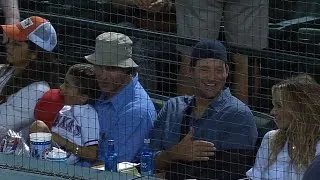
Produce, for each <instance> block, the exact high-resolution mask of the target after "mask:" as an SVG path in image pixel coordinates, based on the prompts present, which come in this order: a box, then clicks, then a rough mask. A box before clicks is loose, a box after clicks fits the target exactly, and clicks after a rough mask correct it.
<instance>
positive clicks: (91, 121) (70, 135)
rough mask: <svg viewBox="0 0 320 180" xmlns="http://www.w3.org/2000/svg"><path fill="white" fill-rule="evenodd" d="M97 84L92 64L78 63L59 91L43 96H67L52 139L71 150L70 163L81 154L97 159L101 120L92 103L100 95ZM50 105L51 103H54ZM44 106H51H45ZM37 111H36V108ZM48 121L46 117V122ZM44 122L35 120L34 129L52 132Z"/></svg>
mask: <svg viewBox="0 0 320 180" xmlns="http://www.w3.org/2000/svg"><path fill="white" fill-rule="evenodd" d="M96 85H97V84H96V80H95V76H94V71H93V67H92V66H91V65H88V64H77V65H74V66H72V67H71V68H70V69H69V70H68V72H67V74H66V77H65V79H64V83H63V84H62V85H61V87H60V90H50V91H48V92H47V93H46V94H45V95H44V97H46V96H50V95H53V94H54V95H56V96H59V93H60V94H61V96H62V97H63V98H64V103H65V105H64V106H63V108H62V109H61V110H60V111H59V113H58V114H57V117H56V118H55V122H54V123H53V126H52V128H51V132H52V140H53V141H54V142H56V143H57V144H58V145H60V146H61V147H63V148H65V149H66V150H67V151H68V152H71V153H72V155H71V156H70V157H69V158H68V161H69V163H76V162H77V161H78V160H79V157H81V158H83V159H84V160H87V161H91V162H93V161H95V160H96V159H97V150H98V138H99V121H98V115H97V112H96V111H95V109H94V108H93V106H92V104H93V103H94V101H95V100H96V98H97V97H99V91H97V86H96ZM53 91H59V93H57V92H55V93H52V92H53ZM50 93H52V94H50ZM51 98H52V97H51ZM46 99H48V98H46ZM52 99H59V98H52ZM40 101H41V99H40ZM41 103H42V104H45V103H43V102H41ZM47 104H48V106H52V102H47ZM41 109H50V108H43V107H42V108H41ZM35 113H36V114H37V110H36V112H35ZM38 113H39V110H38ZM41 114H46V113H43V112H42V113H41ZM35 117H37V115H35ZM41 119H46V118H44V117H42V118H41ZM41 119H37V120H41ZM47 122H48V120H47V119H46V121H45V123H47ZM45 123H44V122H42V121H36V122H35V123H33V126H32V128H31V129H32V130H31V132H43V131H45V132H47V131H50V130H49V127H50V125H49V124H48V125H46V124H45Z"/></svg>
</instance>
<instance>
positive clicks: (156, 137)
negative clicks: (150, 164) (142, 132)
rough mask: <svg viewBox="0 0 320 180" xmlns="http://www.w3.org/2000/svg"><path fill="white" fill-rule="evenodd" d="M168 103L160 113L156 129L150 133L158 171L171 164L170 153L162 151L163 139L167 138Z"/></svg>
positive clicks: (155, 123)
mask: <svg viewBox="0 0 320 180" xmlns="http://www.w3.org/2000/svg"><path fill="white" fill-rule="evenodd" d="M168 103H169V102H167V103H166V104H165V105H164V106H163V107H162V108H161V110H160V112H159V113H158V117H157V120H156V121H155V122H154V127H153V129H152V130H151V132H150V139H151V149H152V150H153V151H154V152H155V153H156V157H155V168H156V170H162V169H165V167H166V166H167V165H168V163H170V162H171V160H170V155H169V152H165V151H162V150H163V146H162V142H163V138H164V137H165V122H166V117H167V115H168V114H167V113H168V112H167V111H168Z"/></svg>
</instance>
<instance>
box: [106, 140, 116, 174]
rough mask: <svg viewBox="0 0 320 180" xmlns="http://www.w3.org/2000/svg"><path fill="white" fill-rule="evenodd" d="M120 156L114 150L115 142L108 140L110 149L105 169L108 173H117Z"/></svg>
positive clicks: (107, 153)
mask: <svg viewBox="0 0 320 180" xmlns="http://www.w3.org/2000/svg"><path fill="white" fill-rule="evenodd" d="M117 167H118V154H117V153H116V152H115V150H114V140H108V149H107V152H106V154H105V164H104V168H105V170H106V171H110V172H117Z"/></svg>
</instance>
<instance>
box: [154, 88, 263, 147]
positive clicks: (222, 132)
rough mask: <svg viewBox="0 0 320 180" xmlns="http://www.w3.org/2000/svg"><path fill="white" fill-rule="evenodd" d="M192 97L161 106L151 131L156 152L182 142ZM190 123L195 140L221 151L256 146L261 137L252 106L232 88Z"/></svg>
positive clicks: (174, 99)
mask: <svg viewBox="0 0 320 180" xmlns="http://www.w3.org/2000/svg"><path fill="white" fill-rule="evenodd" d="M192 98H193V97H190V96H179V97H175V98H171V99H170V100H168V102H167V103H166V104H165V105H164V107H163V108H162V109H161V111H160V112H159V114H158V118H157V120H156V121H155V122H154V128H153V129H152V131H151V133H150V138H151V139H152V141H151V146H152V148H153V150H154V151H161V150H168V149H170V148H171V147H172V146H173V145H175V144H177V143H178V142H180V135H181V123H182V120H183V117H184V113H185V111H186V109H187V107H189V105H190V104H191V103H190V101H192ZM190 126H191V127H193V129H194V131H195V132H194V133H195V134H194V138H195V139H201V140H206V141H210V142H212V143H214V144H215V147H216V148H217V150H223V149H253V148H254V146H255V143H256V140H257V136H258V133H257V128H256V125H255V122H254V119H253V115H252V113H251V111H250V109H249V108H248V106H246V105H245V104H244V103H242V102H241V101H240V100H238V99H237V98H235V97H234V96H232V95H231V93H230V90H229V88H225V89H224V90H223V91H222V92H221V93H220V95H219V96H218V97H216V98H215V99H213V100H212V101H211V102H210V104H209V106H208V108H207V109H206V110H205V112H204V113H203V116H202V118H199V119H196V118H194V116H192V114H191V120H190Z"/></svg>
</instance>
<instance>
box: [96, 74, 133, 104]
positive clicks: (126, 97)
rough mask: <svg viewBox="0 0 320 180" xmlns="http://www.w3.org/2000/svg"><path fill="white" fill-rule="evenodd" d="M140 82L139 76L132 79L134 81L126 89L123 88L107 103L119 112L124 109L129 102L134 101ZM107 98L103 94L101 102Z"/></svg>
mask: <svg viewBox="0 0 320 180" xmlns="http://www.w3.org/2000/svg"><path fill="white" fill-rule="evenodd" d="M138 82H139V77H138V74H137V75H136V76H135V77H134V78H132V80H131V81H130V82H129V84H127V85H126V86H125V87H124V88H122V89H121V90H120V91H119V93H118V94H116V95H114V96H113V97H112V98H111V99H109V100H108V101H107V102H106V103H108V102H110V103H111V104H112V105H113V107H114V108H115V109H116V110H118V109H120V108H121V107H123V106H124V105H125V104H126V103H127V102H128V101H132V99H133V96H134V93H135V91H134V89H135V87H136V85H137V83H138ZM106 98H107V95H106V93H103V94H102V95H101V97H100V98H99V100H100V101H104V99H106Z"/></svg>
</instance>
